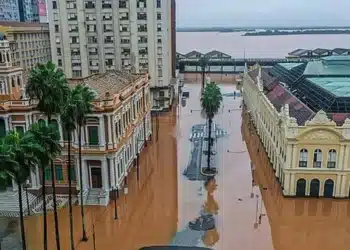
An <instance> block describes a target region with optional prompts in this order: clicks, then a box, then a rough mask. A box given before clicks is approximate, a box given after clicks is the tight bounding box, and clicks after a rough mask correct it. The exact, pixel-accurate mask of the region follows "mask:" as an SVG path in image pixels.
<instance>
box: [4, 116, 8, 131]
mask: <svg viewBox="0 0 350 250" xmlns="http://www.w3.org/2000/svg"><path fill="white" fill-rule="evenodd" d="M4 122H5V130H6V133H8V132H9V119H8V116H4Z"/></svg>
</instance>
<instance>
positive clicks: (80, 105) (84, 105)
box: [72, 85, 96, 241]
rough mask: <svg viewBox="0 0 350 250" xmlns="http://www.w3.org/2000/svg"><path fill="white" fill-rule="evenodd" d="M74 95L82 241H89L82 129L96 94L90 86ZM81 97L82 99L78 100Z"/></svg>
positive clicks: (75, 91) (76, 88)
mask: <svg viewBox="0 0 350 250" xmlns="http://www.w3.org/2000/svg"><path fill="white" fill-rule="evenodd" d="M72 95H73V96H76V98H74V102H75V105H76V116H75V119H76V123H77V125H78V143H79V153H78V157H79V180H80V213H81V221H82V231H83V236H82V241H87V240H88V238H87V235H86V229H85V213H84V197H83V170H82V157H81V137H82V128H83V126H85V118H86V115H87V114H89V113H91V112H92V107H93V106H92V102H93V101H94V99H95V96H96V95H95V92H94V91H93V90H91V89H90V88H89V87H88V86H85V85H77V86H76V87H75V88H74V89H73V90H72ZM78 97H80V98H78Z"/></svg>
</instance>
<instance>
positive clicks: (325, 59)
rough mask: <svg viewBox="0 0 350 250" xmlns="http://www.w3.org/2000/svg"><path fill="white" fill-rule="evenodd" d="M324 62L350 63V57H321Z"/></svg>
mask: <svg viewBox="0 0 350 250" xmlns="http://www.w3.org/2000/svg"><path fill="white" fill-rule="evenodd" d="M322 60H324V61H328V62H329V61H338V62H339V61H348V62H349V63H350V55H340V56H326V57H323V58H322Z"/></svg>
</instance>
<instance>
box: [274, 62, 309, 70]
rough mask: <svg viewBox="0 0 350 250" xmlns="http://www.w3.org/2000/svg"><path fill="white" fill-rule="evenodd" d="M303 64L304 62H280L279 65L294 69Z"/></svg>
mask: <svg viewBox="0 0 350 250" xmlns="http://www.w3.org/2000/svg"><path fill="white" fill-rule="evenodd" d="M301 64H303V63H279V65H281V66H282V67H284V68H286V69H288V70H292V69H293V68H295V67H298V66H299V65H301Z"/></svg>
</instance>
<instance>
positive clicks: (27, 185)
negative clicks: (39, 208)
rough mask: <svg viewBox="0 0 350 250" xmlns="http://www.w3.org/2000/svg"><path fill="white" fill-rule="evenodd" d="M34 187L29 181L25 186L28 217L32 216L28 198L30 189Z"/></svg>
mask: <svg viewBox="0 0 350 250" xmlns="http://www.w3.org/2000/svg"><path fill="white" fill-rule="evenodd" d="M31 186H32V185H31V184H30V182H29V180H27V181H26V184H25V186H24V189H25V192H26V202H27V210H28V216H29V215H30V208H29V198H28V188H30V187H31Z"/></svg>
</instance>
